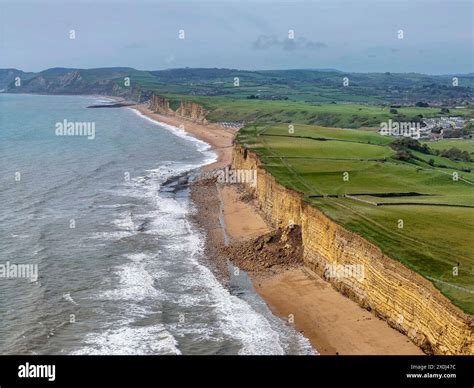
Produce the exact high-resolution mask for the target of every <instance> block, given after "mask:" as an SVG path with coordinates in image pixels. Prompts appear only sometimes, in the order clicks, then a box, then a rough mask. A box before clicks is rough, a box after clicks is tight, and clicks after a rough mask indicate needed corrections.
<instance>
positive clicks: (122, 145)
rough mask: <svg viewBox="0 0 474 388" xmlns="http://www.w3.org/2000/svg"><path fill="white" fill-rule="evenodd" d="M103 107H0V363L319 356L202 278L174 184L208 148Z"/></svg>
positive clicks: (21, 103) (31, 99) (199, 235)
mask: <svg viewBox="0 0 474 388" xmlns="http://www.w3.org/2000/svg"><path fill="white" fill-rule="evenodd" d="M110 102H111V100H109V99H107V98H104V97H96V96H51V95H48V96H44V95H17V94H0V354H26V355H29V354H41V355H45V354H68V355H70V354H72V355H84V354H85V355H89V354H98V355H115V354H122V355H152V354H153V355H179V354H185V355H227V354H242V355H246V354H247V355H248V354H252V355H253V354H257V355H267V354H271V355H274V354H276V355H279V354H281V355H283V354H304V355H308V354H318V353H317V351H316V350H314V349H313V348H312V347H311V345H310V343H309V341H308V340H307V339H306V338H305V337H304V336H303V335H302V334H301V333H300V332H298V331H297V330H296V329H295V328H294V327H293V326H292V325H290V324H289V323H287V322H286V321H285V320H284V319H281V318H279V317H277V316H275V315H274V314H272V312H271V311H270V309H269V308H268V306H267V305H266V304H265V302H264V301H263V300H262V299H261V298H260V297H259V295H258V294H257V293H256V292H255V290H254V289H253V287H252V284H251V282H250V280H249V278H248V276H247V275H246V274H245V273H244V272H243V271H240V274H239V275H238V276H234V275H233V274H234V273H235V271H232V270H229V276H230V280H229V285H226V286H223V285H222V284H221V283H220V282H219V280H218V279H217V278H216V276H215V275H214V273H213V271H211V269H210V268H209V267H208V266H207V265H206V262H209V261H208V260H206V259H207V258H206V257H205V251H204V249H203V248H204V242H205V231H204V230H202V229H201V228H200V227H199V226H198V225H196V224H195V223H194V222H193V221H192V214H193V212H195V206H194V205H193V203H192V201H191V200H190V196H189V187H188V185H186V184H176V182H178V181H179V179H180V177H183V176H185V175H186V174H189V173H192V172H194V171H197V169H199V168H200V167H202V166H204V165H206V164H208V163H211V162H212V161H214V160H215V159H216V155H215V153H214V152H213V151H212V150H211V149H210V146H209V145H208V144H206V143H204V142H202V141H200V140H197V139H195V138H193V137H192V136H190V135H188V134H187V133H185V132H184V131H183V130H181V129H179V128H175V127H172V126H169V125H166V124H162V123H158V122H155V121H153V120H150V119H149V118H147V117H144V116H142V115H141V114H139V113H138V112H137V111H135V110H133V109H131V108H124V107H122V108H98V109H93V108H88V106H90V105H94V104H107V103H110Z"/></svg>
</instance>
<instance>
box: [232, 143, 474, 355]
mask: <svg viewBox="0 0 474 388" xmlns="http://www.w3.org/2000/svg"><path fill="white" fill-rule="evenodd" d="M233 168H236V169H255V168H256V169H257V188H256V189H255V188H253V187H250V186H249V187H248V190H249V191H251V192H253V193H254V195H255V197H256V199H257V203H258V205H259V207H260V208H261V210H262V211H263V212H264V213H265V215H266V216H267V217H268V218H269V220H270V221H272V222H273V223H274V224H276V225H278V226H287V225H288V224H290V223H294V224H298V225H300V226H301V233H302V241H303V256H304V263H305V265H306V266H307V267H308V268H310V269H311V270H313V271H315V272H316V273H318V274H319V275H321V276H322V277H325V278H326V280H328V281H330V282H331V283H332V284H333V285H334V286H335V287H336V288H337V289H338V290H339V291H340V292H341V293H343V294H344V295H346V296H348V297H349V298H351V299H352V300H354V301H356V302H357V303H358V304H359V305H360V306H362V307H364V308H366V309H368V310H371V311H373V312H374V313H375V314H376V315H377V316H379V317H380V318H382V319H384V320H385V321H386V322H387V323H388V324H389V325H390V326H392V327H394V328H396V329H397V330H399V331H400V332H402V333H404V334H406V335H407V336H408V337H409V338H410V339H411V340H412V341H413V342H414V343H415V344H417V345H418V346H420V347H421V348H422V349H423V350H424V351H425V352H427V353H433V354H474V321H473V317H472V316H470V315H467V314H465V313H463V312H462V311H461V310H460V309H458V308H457V307H456V306H454V305H453V304H452V303H451V302H450V301H449V300H448V299H447V298H446V297H445V296H444V295H442V294H441V293H440V292H439V291H438V290H437V289H436V288H435V287H434V286H433V285H432V284H431V283H430V282H429V281H428V280H426V279H425V278H423V277H422V276H421V275H419V274H417V273H415V272H414V271H411V270H410V269H408V268H407V267H405V266H404V265H402V264H401V263H400V262H398V261H397V260H394V259H391V258H390V257H388V256H386V255H385V254H384V253H383V252H382V251H381V249H380V248H378V247H377V246H376V245H374V244H373V243H371V242H369V241H368V240H366V239H364V238H363V237H361V236H359V235H358V234H356V233H353V232H351V231H349V230H347V229H345V228H343V227H342V226H341V225H338V224H337V223H336V222H334V221H333V220H331V219H330V218H329V217H327V216H326V215H325V214H324V213H323V212H322V211H320V210H318V209H317V208H315V207H313V206H311V205H309V204H307V203H306V202H304V201H303V197H302V195H301V194H300V193H297V192H295V191H293V190H290V189H287V188H285V187H283V186H282V185H280V184H279V183H277V182H276V180H275V178H274V177H273V176H272V175H270V174H269V173H267V172H266V171H265V170H264V169H263V168H261V167H260V161H259V160H258V157H257V156H256V155H255V154H254V153H253V152H251V151H249V150H246V149H244V148H242V147H241V146H235V148H234V155H233ZM328 265H329V266H339V265H343V266H344V265H348V266H362V268H363V274H364V276H363V277H360V276H347V277H329V278H327V276H326V275H327V268H328ZM358 268H360V267H358Z"/></svg>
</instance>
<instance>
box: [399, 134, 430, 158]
mask: <svg viewBox="0 0 474 388" xmlns="http://www.w3.org/2000/svg"><path fill="white" fill-rule="evenodd" d="M390 147H392V148H393V149H394V150H396V151H406V150H407V149H410V150H413V151H419V152H422V153H424V154H428V155H429V154H432V151H431V148H430V147H428V146H427V145H426V144H421V143H420V142H419V141H418V140H416V139H412V138H411V137H401V138H398V139H396V140H395V141H393V142H391V143H390Z"/></svg>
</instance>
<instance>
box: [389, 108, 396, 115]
mask: <svg viewBox="0 0 474 388" xmlns="http://www.w3.org/2000/svg"><path fill="white" fill-rule="evenodd" d="M390 113H391V114H393V115H396V114H398V110H396V109H395V108H392V109H390Z"/></svg>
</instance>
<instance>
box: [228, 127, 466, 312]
mask: <svg viewBox="0 0 474 388" xmlns="http://www.w3.org/2000/svg"><path fill="white" fill-rule="evenodd" d="M393 140H394V138H393V137H388V136H381V135H379V134H377V133H375V132H373V131H363V130H350V129H337V128H326V127H317V126H311V125H294V131H293V133H291V131H290V130H289V127H288V124H280V125H266V126H265V125H251V126H248V127H245V128H243V129H242V130H241V131H240V132H239V135H238V138H237V141H239V142H240V143H243V144H245V145H246V146H248V147H249V148H252V149H254V150H255V151H256V152H257V153H258V154H259V156H260V157H261V159H262V161H263V163H264V166H265V168H266V169H267V170H268V171H269V172H270V173H272V174H273V175H274V176H275V177H276V178H277V179H278V181H279V182H281V183H282V184H284V185H285V186H287V187H290V188H293V189H295V190H298V191H300V192H303V193H304V194H305V198H306V201H308V202H309V203H311V204H313V205H314V206H316V207H318V208H320V209H321V210H323V211H324V212H325V213H326V214H327V215H328V216H330V217H331V218H332V219H334V220H335V221H336V222H338V223H340V224H342V225H344V226H345V227H347V228H349V229H351V230H353V231H355V232H357V233H359V234H361V235H363V236H364V237H366V238H367V239H369V240H371V241H373V242H374V243H376V244H377V245H378V246H380V247H381V249H382V250H383V251H384V252H385V253H386V254H388V255H389V256H390V257H393V258H395V259H398V260H400V261H401V262H402V263H404V264H405V265H407V266H408V267H409V268H412V269H413V270H415V271H417V272H418V273H420V274H421V275H423V276H425V277H426V278H428V279H430V280H431V281H432V282H433V284H434V285H435V286H436V287H437V288H438V289H440V291H441V292H442V293H443V294H444V295H446V296H447V297H448V298H449V299H451V300H452V301H453V303H454V304H456V305H457V306H459V307H460V308H461V309H463V310H464V311H466V312H468V313H470V314H473V313H474V249H473V248H474V175H473V173H472V172H465V171H461V168H463V167H464V168H466V167H468V168H471V171H474V163H473V162H455V161H452V160H449V159H447V158H444V157H441V156H434V155H425V154H422V153H416V152H414V154H415V156H416V157H417V159H416V160H412V161H409V162H402V161H399V160H396V159H394V155H395V151H394V150H393V149H392V148H391V147H390V146H389V143H390V142H392V141H393ZM428 145H429V146H431V145H433V146H434V147H433V148H435V147H437V148H438V149H441V150H442V149H445V148H450V147H451V146H456V147H458V148H461V149H466V150H468V149H470V148H471V147H472V145H473V142H472V141H470V140H466V142H464V141H463V140H448V141H444V140H443V141H439V142H429V143H428ZM430 158H433V159H436V160H435V164H434V166H431V165H430V164H428V159H430ZM425 159H426V160H425ZM438 165H441V166H443V167H438ZM453 173H456V174H457V179H456V178H454V175H453ZM394 193H407V194H405V195H403V194H394ZM413 193H417V194H418V195H414V194H413ZM400 221H402V222H403V227H399V226H400V225H401V224H400ZM455 266H456V267H457V266H459V267H458V268H459V270H458V274H457V275H454V274H453V268H454V267H455Z"/></svg>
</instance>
